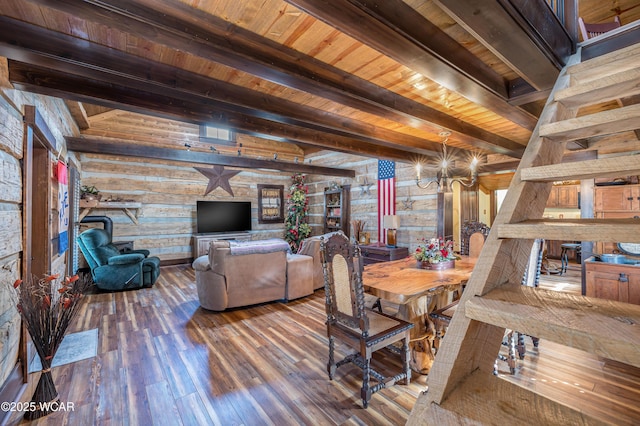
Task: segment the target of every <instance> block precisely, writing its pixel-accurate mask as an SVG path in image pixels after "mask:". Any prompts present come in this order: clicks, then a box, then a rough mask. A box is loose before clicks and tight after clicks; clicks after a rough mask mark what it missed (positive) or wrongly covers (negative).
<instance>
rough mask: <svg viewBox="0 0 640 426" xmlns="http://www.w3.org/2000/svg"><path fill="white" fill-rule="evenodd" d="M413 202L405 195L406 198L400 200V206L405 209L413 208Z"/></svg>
mask: <svg viewBox="0 0 640 426" xmlns="http://www.w3.org/2000/svg"><path fill="white" fill-rule="evenodd" d="M413 203H415V201H414V200H412V199H411V197H407V199H406V200H403V201H402V208H403V209H405V210H413Z"/></svg>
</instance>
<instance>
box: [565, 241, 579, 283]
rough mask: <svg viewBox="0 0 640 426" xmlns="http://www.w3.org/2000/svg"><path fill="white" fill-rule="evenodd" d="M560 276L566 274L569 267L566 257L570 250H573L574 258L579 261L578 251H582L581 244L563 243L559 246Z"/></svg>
mask: <svg viewBox="0 0 640 426" xmlns="http://www.w3.org/2000/svg"><path fill="white" fill-rule="evenodd" d="M560 249H561V251H560V265H561V266H560V275H562V274H564V273H565V272H567V266H568V265H569V257H568V256H567V252H568V251H570V250H574V251H575V252H576V257H577V258H578V259H580V251H581V250H582V244H580V243H564V244H560Z"/></svg>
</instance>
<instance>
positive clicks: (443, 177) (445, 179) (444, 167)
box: [416, 132, 478, 192]
mask: <svg viewBox="0 0 640 426" xmlns="http://www.w3.org/2000/svg"><path fill="white" fill-rule="evenodd" d="M450 135H451V132H440V134H439V136H441V137H444V140H443V141H442V158H441V160H440V164H439V166H440V169H439V170H438V172H437V174H436V178H435V179H433V180H428V181H427V183H423V182H422V176H421V171H422V164H420V163H418V164H416V185H417V186H418V188H421V189H427V188H428V187H429V186H431V184H432V183H436V184H437V191H438V192H451V184H452V183H453V182H458V183H460V184H461V185H463V186H466V187H471V186H473V185H475V184H476V181H477V179H478V159H477V158H476V157H475V156H474V157H473V158H472V159H471V162H470V164H469V174H470V178H460V177H450V176H449V163H450V161H451V158H450V157H449V155H448V153H447V141H448V140H449V136H450Z"/></svg>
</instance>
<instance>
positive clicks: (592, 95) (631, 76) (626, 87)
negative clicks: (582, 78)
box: [554, 63, 640, 108]
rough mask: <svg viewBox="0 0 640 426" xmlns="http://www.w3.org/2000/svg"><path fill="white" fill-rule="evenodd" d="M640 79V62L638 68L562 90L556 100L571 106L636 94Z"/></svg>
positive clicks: (639, 87)
mask: <svg viewBox="0 0 640 426" xmlns="http://www.w3.org/2000/svg"><path fill="white" fill-rule="evenodd" d="M638 80H640V63H638V68H635V69H631V70H625V71H622V72H619V73H617V74H613V75H608V76H605V77H602V78H598V79H595V80H592V81H590V82H587V83H584V84H578V85H574V86H571V87H568V88H566V89H563V90H560V91H558V92H557V93H556V95H555V97H554V100H555V101H556V102H561V103H562V104H563V105H564V106H566V107H568V108H571V107H579V106H588V105H595V104H599V103H602V102H607V101H610V100H614V99H620V98H624V97H628V96H634V95H637V94H639V93H640V84H638Z"/></svg>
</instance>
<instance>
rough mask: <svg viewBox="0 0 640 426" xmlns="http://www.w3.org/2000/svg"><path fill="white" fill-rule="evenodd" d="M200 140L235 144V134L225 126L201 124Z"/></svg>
mask: <svg viewBox="0 0 640 426" xmlns="http://www.w3.org/2000/svg"><path fill="white" fill-rule="evenodd" d="M200 140H201V141H203V142H210V143H214V144H218V145H235V143H236V137H235V134H234V133H233V132H232V131H231V130H229V129H225V128H223V127H215V126H208V125H205V126H200Z"/></svg>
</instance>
